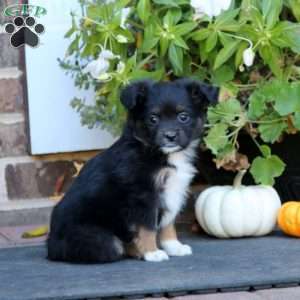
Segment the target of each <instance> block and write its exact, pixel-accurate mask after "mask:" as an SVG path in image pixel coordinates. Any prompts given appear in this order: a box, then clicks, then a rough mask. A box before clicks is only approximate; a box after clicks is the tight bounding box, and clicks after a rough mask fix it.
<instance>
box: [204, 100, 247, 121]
mask: <svg viewBox="0 0 300 300" xmlns="http://www.w3.org/2000/svg"><path fill="white" fill-rule="evenodd" d="M241 114H242V107H241V104H240V102H239V101H238V100H236V99H230V100H228V101H223V102H220V103H218V104H217V105H216V106H211V107H209V108H208V112H207V119H208V121H209V123H210V124H216V123H217V122H226V123H230V122H232V121H233V120H234V119H235V118H236V117H240V116H241Z"/></svg>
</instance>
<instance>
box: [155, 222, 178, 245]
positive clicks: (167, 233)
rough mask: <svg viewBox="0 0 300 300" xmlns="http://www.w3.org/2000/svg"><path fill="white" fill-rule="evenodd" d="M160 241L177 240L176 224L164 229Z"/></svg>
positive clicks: (160, 234)
mask: <svg viewBox="0 0 300 300" xmlns="http://www.w3.org/2000/svg"><path fill="white" fill-rule="evenodd" d="M159 239H160V241H168V240H177V233H176V229H175V226H174V224H172V223H171V224H169V225H167V226H166V227H164V228H162V229H161V231H160V233H159Z"/></svg>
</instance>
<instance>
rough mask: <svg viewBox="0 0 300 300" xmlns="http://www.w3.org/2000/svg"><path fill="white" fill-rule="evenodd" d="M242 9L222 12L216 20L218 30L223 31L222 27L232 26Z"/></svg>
mask: <svg viewBox="0 0 300 300" xmlns="http://www.w3.org/2000/svg"><path fill="white" fill-rule="evenodd" d="M239 12H240V9H239V8H237V9H229V10H226V11H224V12H222V13H221V14H220V15H219V16H218V17H217V19H216V22H215V26H216V27H217V28H218V30H222V27H223V26H225V25H228V24H229V25H230V23H232V21H233V19H234V18H235V17H236V16H237V15H238V14H239Z"/></svg>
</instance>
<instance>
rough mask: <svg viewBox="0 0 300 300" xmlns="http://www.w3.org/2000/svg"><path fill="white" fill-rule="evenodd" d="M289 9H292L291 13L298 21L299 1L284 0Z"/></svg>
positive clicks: (299, 14)
mask: <svg viewBox="0 0 300 300" xmlns="http://www.w3.org/2000/svg"><path fill="white" fill-rule="evenodd" d="M285 2H286V3H287V4H288V6H289V7H290V9H291V10H292V13H293V15H294V16H295V18H296V19H297V21H299V22H300V5H299V4H300V2H299V0H286V1H285Z"/></svg>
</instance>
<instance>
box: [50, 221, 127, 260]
mask: <svg viewBox="0 0 300 300" xmlns="http://www.w3.org/2000/svg"><path fill="white" fill-rule="evenodd" d="M47 248H48V259H50V260H54V261H68V262H75V263H106V262H113V261H117V260H120V259H121V258H122V257H123V255H124V248H123V244H122V242H121V241H120V240H119V239H118V238H117V237H116V236H114V235H113V234H112V233H111V232H110V231H108V230H106V229H104V228H99V227H94V226H77V227H74V228H72V229H71V230H70V229H69V230H68V232H67V234H66V235H64V237H63V238H59V235H57V234H55V232H52V233H51V232H50V234H49V238H48V241H47Z"/></svg>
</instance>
